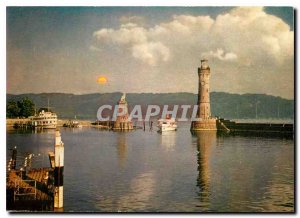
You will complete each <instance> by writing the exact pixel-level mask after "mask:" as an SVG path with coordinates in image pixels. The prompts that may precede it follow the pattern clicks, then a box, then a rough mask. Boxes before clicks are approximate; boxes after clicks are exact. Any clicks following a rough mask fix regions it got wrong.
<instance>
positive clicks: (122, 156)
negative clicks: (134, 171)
mask: <svg viewBox="0 0 300 218" xmlns="http://www.w3.org/2000/svg"><path fill="white" fill-rule="evenodd" d="M126 135H127V134H126V133H124V132H119V133H118V136H117V152H118V161H119V166H120V167H121V168H124V167H125V165H126V159H127V139H126Z"/></svg>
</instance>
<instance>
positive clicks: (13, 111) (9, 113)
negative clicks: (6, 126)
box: [6, 100, 20, 118]
mask: <svg viewBox="0 0 300 218" xmlns="http://www.w3.org/2000/svg"><path fill="white" fill-rule="evenodd" d="M19 113H20V108H19V107H18V104H17V102H15V101H14V100H8V102H7V105H6V117H8V118H14V117H18V116H19Z"/></svg>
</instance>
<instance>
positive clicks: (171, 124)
mask: <svg viewBox="0 0 300 218" xmlns="http://www.w3.org/2000/svg"><path fill="white" fill-rule="evenodd" d="M157 127H158V132H166V131H176V130H177V123H176V120H175V119H174V118H170V117H169V116H167V117H166V118H165V119H159V120H158V124H157Z"/></svg>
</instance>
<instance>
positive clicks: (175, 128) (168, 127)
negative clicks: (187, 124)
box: [158, 126, 177, 132]
mask: <svg viewBox="0 0 300 218" xmlns="http://www.w3.org/2000/svg"><path fill="white" fill-rule="evenodd" d="M176 130H177V127H170V126H166V127H165V126H161V127H159V129H158V131H159V132H168V131H176Z"/></svg>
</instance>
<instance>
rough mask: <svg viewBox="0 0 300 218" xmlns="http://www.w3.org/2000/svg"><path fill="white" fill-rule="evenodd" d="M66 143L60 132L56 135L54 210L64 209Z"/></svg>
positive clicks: (57, 131)
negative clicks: (62, 139)
mask: <svg viewBox="0 0 300 218" xmlns="http://www.w3.org/2000/svg"><path fill="white" fill-rule="evenodd" d="M63 172H64V143H63V142H62V141H61V135H60V132H59V130H56V133H55V168H54V209H61V208H63V190H64V189H63V178H64V175H63Z"/></svg>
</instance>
